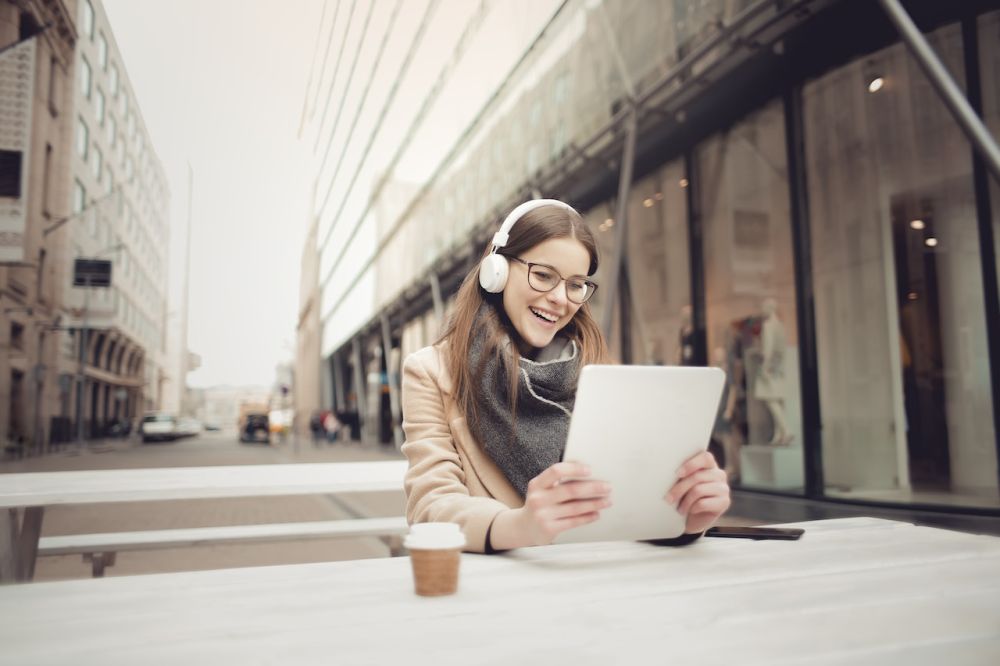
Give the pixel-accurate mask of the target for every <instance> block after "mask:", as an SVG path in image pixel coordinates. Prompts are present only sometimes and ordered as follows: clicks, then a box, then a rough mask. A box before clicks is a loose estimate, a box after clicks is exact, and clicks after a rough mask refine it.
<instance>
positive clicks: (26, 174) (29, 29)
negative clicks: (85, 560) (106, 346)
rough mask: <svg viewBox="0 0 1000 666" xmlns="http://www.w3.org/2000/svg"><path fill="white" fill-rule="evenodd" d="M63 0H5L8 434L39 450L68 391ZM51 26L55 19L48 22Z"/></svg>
mask: <svg viewBox="0 0 1000 666" xmlns="http://www.w3.org/2000/svg"><path fill="white" fill-rule="evenodd" d="M74 23H75V22H74V20H73V17H72V15H71V14H70V13H69V11H68V10H67V8H66V6H65V5H64V4H63V3H61V2H43V1H41V0H39V1H37V2H19V3H12V2H0V161H2V164H0V443H2V444H3V447H5V448H6V447H11V449H10V452H23V451H25V450H38V449H40V448H41V447H42V444H43V443H44V442H46V441H47V435H48V432H49V428H50V418H51V416H53V415H54V414H57V413H58V411H57V410H56V406H57V405H58V404H59V400H60V398H61V396H62V395H63V393H64V391H65V390H66V388H67V387H66V386H65V385H64V384H62V383H60V378H59V369H58V366H57V363H55V362H54V361H55V359H56V358H57V356H58V354H59V352H60V349H61V340H60V334H59V333H58V332H57V331H56V330H54V329H55V328H56V327H58V326H59V324H60V323H61V322H63V321H64V312H63V309H62V307H61V305H62V298H63V294H64V292H65V289H66V279H67V275H66V257H67V256H68V255H67V249H66V248H67V240H66V236H65V231H64V230H58V229H55V230H54V229H53V227H54V225H55V224H56V223H57V222H58V220H59V219H60V218H61V217H63V216H65V215H67V214H68V211H67V207H66V201H67V200H68V197H69V188H68V183H69V173H70V162H71V158H72V154H71V148H72V145H71V137H72V118H73V71H74V57H75V46H76V39H77V33H76V28H75V25H74ZM46 26H47V27H46Z"/></svg>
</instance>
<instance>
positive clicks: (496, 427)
mask: <svg viewBox="0 0 1000 666" xmlns="http://www.w3.org/2000/svg"><path fill="white" fill-rule="evenodd" d="M596 272H597V246H596V243H595V241H594V237H593V234H591V232H590V230H589V229H588V228H587V226H586V225H585V224H584V222H583V219H582V218H581V217H580V215H579V213H577V212H576V211H575V210H573V208H571V207H570V206H569V205H567V204H565V203H563V202H561V201H555V200H552V199H538V200H534V201H528V202H526V203H524V204H521V205H520V206H518V207H517V208H515V209H514V210H513V211H512V212H511V214H510V215H508V216H507V219H506V220H505V221H504V223H503V225H501V227H500V231H498V232H497V234H496V235H495V236H494V238H493V243H492V246H491V248H489V249H487V252H486V254H485V255H484V257H483V260H482V262H481V263H480V265H479V267H477V269H476V270H475V271H473V272H471V273H470V274H469V275H468V276H467V277H466V278H465V281H464V282H463V283H462V286H461V288H460V289H459V292H458V296H457V299H456V303H455V312H454V314H453V315H452V318H451V321H450V323H449V325H448V328H447V329H446V330H445V332H444V333H443V334H442V336H441V338H440V339H439V340H438V341H437V343H435V344H434V345H433V346H431V347H425V348H424V349H421V350H420V351H418V352H415V353H414V354H412V355H410V356H409V357H408V358H407V359H406V362H405V363H404V364H403V430H404V432H405V433H406V443H405V444H403V453H404V454H405V455H406V457H407V458H408V459H409V462H410V466H409V470H408V471H407V474H406V481H405V488H406V501H407V511H406V512H407V519H408V520H409V521H410V523H418V522H426V521H448V522H454V523H458V524H459V525H461V526H462V530H463V532H465V537H466V544H467V545H466V549H467V550H470V551H474V552H492V551H494V550H505V549H509V548H518V547H521V546H533V545H542V544H548V543H551V542H552V540H553V539H554V538H555V537H556V535H558V534H559V533H560V532H563V531H565V530H568V529H571V528H573V527H577V526H579V525H584V524H586V523H590V522H593V521H595V520H597V519H598V518H599V517H600V513H601V510H603V509H605V508H607V507H608V506H610V505H611V488H609V487H608V486H607V484H605V483H602V482H599V481H595V480H591V479H589V478H588V477H589V476H590V472H589V470H588V469H587V468H586V467H585V466H583V465H581V464H578V463H573V462H559V460H560V458H561V456H562V450H563V447H564V446H565V444H566V436H567V433H568V430H569V414H570V412H571V411H572V407H573V399H574V396H575V393H576V384H577V377H578V375H579V371H580V368H581V367H582V366H584V365H587V364H590V363H608V362H609V359H608V351H607V345H606V343H605V341H604V338H603V336H602V335H601V331H600V329H599V328H598V326H597V324H596V322H595V321H594V319H593V317H592V316H591V314H590V309H589V307H588V306H587V301H588V300H589V299H590V297H591V296H592V295H593V294H594V291H595V290H596V289H597V285H596V284H595V283H594V282H593V280H591V279H590V277H589V276H592V275H594V273H596ZM665 499H666V501H667V502H670V503H672V504H676V505H677V506H678V509H679V510H680V511H681V512H682V513H683V514H684V515H685V516H686V517H687V520H686V526H685V532H686V534H688V535H691V536H689V537H688V539H693V538H696V537H697V535H699V534H700V533H701V532H703V531H704V530H705V529H707V528H708V527H709V526H711V525H712V523H714V522H715V520H716V519H717V518H718V517H719V516H720V515H722V513H723V512H724V511H725V510H726V509H727V508H728V507H729V486H728V484H727V483H726V476H725V473H724V472H723V471H722V470H720V469H719V467H718V465H716V463H715V460H714V458H712V456H711V455H710V454H708V453H702V454H699V455H697V456H695V457H693V458H691V459H690V460H688V461H687V462H686V463H685V464H684V466H683V467H682V469H681V471H680V477H679V480H678V481H677V483H676V484H675V485H674V486H673V488H671V489H670V490H669V492H668V493H667V494H666V498H665Z"/></svg>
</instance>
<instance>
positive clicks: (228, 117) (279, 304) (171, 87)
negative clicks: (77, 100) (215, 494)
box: [104, 0, 322, 387]
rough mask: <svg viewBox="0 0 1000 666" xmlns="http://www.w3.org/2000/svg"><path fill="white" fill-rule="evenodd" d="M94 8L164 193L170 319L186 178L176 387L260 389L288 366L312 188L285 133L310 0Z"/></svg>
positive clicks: (303, 54)
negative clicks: (185, 357)
mask: <svg viewBox="0 0 1000 666" xmlns="http://www.w3.org/2000/svg"><path fill="white" fill-rule="evenodd" d="M104 6H105V9H106V11H107V14H108V18H109V21H110V23H111V28H112V30H113V32H114V36H115V40H116V41H117V43H118V48H119V50H120V52H121V55H122V60H123V61H124V64H125V69H126V70H127V72H128V77H129V79H130V81H131V84H132V88H133V90H134V91H135V95H134V97H135V99H136V100H137V102H138V105H139V108H140V110H141V113H142V117H143V119H144V120H145V123H146V127H147V129H148V131H149V135H150V139H151V141H152V144H153V147H154V148H155V150H156V153H157V155H158V156H159V158H160V161H161V162H162V164H163V168H164V170H165V171H166V175H167V179H168V181H169V185H170V191H171V199H170V224H171V249H170V282H171V290H170V291H171V294H170V301H171V304H170V309H171V311H177V310H179V308H180V306H181V300H180V298H179V296H180V292H181V289H180V285H181V284H182V278H183V267H184V262H183V259H184V233H185V228H186V223H187V207H188V185H187V178H188V176H187V169H188V167H187V165H188V162H190V164H191V167H192V168H193V170H194V196H193V199H192V203H193V228H192V234H191V239H192V243H191V300H190V303H191V305H190V321H189V327H188V347H189V348H190V350H191V351H193V352H195V353H197V354H199V355H200V356H201V357H202V367H201V368H200V369H199V370H197V371H195V372H193V373H191V374H190V375H189V376H188V384H189V385H190V386H197V387H202V386H213V385H218V384H270V383H271V382H272V381H273V380H274V368H275V365H276V364H277V363H278V362H279V361H281V360H291V359H292V357H293V355H294V344H295V324H296V320H297V311H298V299H299V264H300V258H301V252H302V246H303V242H304V239H305V233H306V230H307V224H308V206H309V196H310V188H311V185H312V178H313V175H312V174H311V173H310V172H309V166H310V164H309V161H308V158H307V154H308V151H307V149H306V148H305V147H304V145H303V144H302V143H301V142H299V141H297V139H296V134H297V131H298V125H299V119H300V114H301V111H302V103H303V99H304V93H305V89H306V82H307V77H308V74H309V71H308V70H309V64H310V61H311V57H312V50H313V45H314V43H315V39H316V30H317V24H318V23H319V19H320V13H321V10H322V0H294V1H293V2H288V1H285V2H282V1H280V0H211V1H205V0H170V1H169V2H166V1H164V0H104ZM179 320H180V314H179V313H178V314H174V315H172V316H170V324H173V323H174V322H179ZM174 329H175V327H173V326H171V325H168V331H169V330H174Z"/></svg>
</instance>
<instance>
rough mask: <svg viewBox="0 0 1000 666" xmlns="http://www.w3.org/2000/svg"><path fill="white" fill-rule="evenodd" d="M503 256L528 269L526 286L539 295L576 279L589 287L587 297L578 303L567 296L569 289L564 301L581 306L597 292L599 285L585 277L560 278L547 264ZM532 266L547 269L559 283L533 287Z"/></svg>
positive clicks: (553, 268) (560, 275) (559, 274)
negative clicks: (556, 277) (547, 287)
mask: <svg viewBox="0 0 1000 666" xmlns="http://www.w3.org/2000/svg"><path fill="white" fill-rule="evenodd" d="M504 256H506V257H507V258H508V259H513V260H514V261H516V262H518V263H521V264H524V265H525V266H527V267H528V275H527V276H526V277H527V279H528V286H529V287H531V288H532V289H534V290H535V291H537V292H538V293H540V294H547V293H549V292H550V291H552V290H553V289H555V288H556V287H558V286H559V282H568V281H569V280H572V279H574V278H577V279H580V280H582V281H583V282H584V283H586V284H587V286H588V287H589V291H588V292H587V297H586V298H585V299H583V300H582V301H579V302H577V301H574V300H573V299H572V298H570V296H569V289H567V290H566V300H568V301H569V302H571V303H576V304H577V305H583V304H584V303H586V302H587V301H589V300H590V299H591V298H593V297H594V294H595V293H596V292H597V288H598V287H599V286H600V285H599V284H597V283H596V282H594V281H593V280H591V279H589V278H586V277H584V276H582V275H570V276H569V277H568V278H564V277H563V276H562V273H560V272H559V271H557V270H556V269H555V267H553V266H549V265H548V264H536V263H534V262H531V261H525V260H524V259H522V258H521V257H515V256H510V255H504ZM532 266H538V267H539V268H545V269H548V270H550V271H552V272H553V273H555V274H556V275H557V276H559V282H556V283H555V284H554V285H552V286H551V287H550V288H549V289H539V288H538V287H536V286H535V285H533V284H531V268H532Z"/></svg>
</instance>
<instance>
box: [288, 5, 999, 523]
mask: <svg viewBox="0 0 1000 666" xmlns="http://www.w3.org/2000/svg"><path fill="white" fill-rule="evenodd" d="M903 7H904V9H905V10H906V12H907V13H908V15H910V16H911V17H912V18H913V20H915V22H916V24H917V25H918V26H919V28H920V30H922V31H923V32H924V34H925V35H926V37H927V39H928V40H929V42H930V44H931V46H932V48H933V50H934V51H935V53H936V54H937V57H938V58H940V59H941V60H942V61H943V63H944V65H945V67H946V68H947V69H948V71H950V73H951V76H952V77H954V79H955V80H957V82H958V85H959V87H960V88H962V89H963V90H964V91H966V94H967V95H968V99H969V102H970V103H971V105H972V106H973V109H974V111H975V113H977V114H978V115H979V116H980V117H981V118H982V119H983V121H984V122H985V124H986V126H987V127H988V129H989V131H990V132H991V133H992V135H993V137H994V140H995V138H996V136H997V135H998V134H1000V88H998V81H1000V78H998V76H997V73H998V72H1000V7H998V3H997V2H995V1H978V0H976V1H970V2H963V3H939V2H932V1H930V0H909V1H906V2H904V3H903ZM383 42H387V43H389V44H392V45H393V48H391V49H384V48H383ZM944 94H945V93H944V92H942V91H941V90H939V89H938V88H937V87H936V86H935V85H931V83H930V82H929V80H928V79H927V77H926V76H925V74H924V72H923V70H922V69H921V67H920V65H919V64H918V62H917V60H916V58H915V57H914V56H913V55H911V51H910V50H909V49H908V45H907V43H905V42H904V40H903V39H902V38H901V33H900V32H899V31H898V29H897V28H896V27H895V26H894V24H893V22H892V21H890V20H889V19H888V15H887V13H886V12H885V11H884V10H883V9H882V7H881V5H880V4H879V3H852V2H847V1H844V0H792V1H787V0H784V1H779V0H695V1H692V2H683V3H658V2H643V1H641V0H603V1H602V0H597V1H585V0H571V1H570V2H565V3H563V2H555V1H553V2H504V3H499V2H483V3H478V4H473V3H464V2H457V1H456V2H448V1H447V0H445V1H443V2H440V3H438V2H425V3H404V5H403V7H402V9H398V8H396V7H395V5H394V4H393V3H388V2H386V3H379V2H375V3H372V4H371V8H370V9H369V8H368V7H365V8H364V10H361V9H359V10H358V11H357V12H351V11H348V10H347V9H346V8H331V9H330V11H329V12H328V13H327V14H326V15H325V16H324V17H323V20H322V21H321V26H320V39H319V40H318V46H317V53H316V57H315V63H314V65H313V76H312V85H311V86H310V87H309V90H308V91H307V95H306V100H305V108H304V114H303V117H304V118H305V119H306V127H307V130H308V131H307V136H308V137H309V140H310V141H313V142H315V147H316V155H317V163H316V166H315V173H316V192H317V196H316V197H315V199H314V202H313V215H314V217H315V222H316V235H315V237H312V236H311V237H310V238H311V240H310V243H313V242H314V243H315V248H316V252H317V253H318V255H319V266H320V270H319V273H318V278H317V281H316V282H315V283H311V282H310V283H309V284H305V285H304V288H306V289H310V290H311V289H318V290H319V302H320V304H321V306H320V310H319V317H320V325H321V327H322V342H321V344H320V357H319V358H318V359H317V358H315V357H312V358H309V359H300V365H308V364H309V363H321V364H322V368H323V372H324V373H328V374H329V375H330V380H329V382H328V385H329V386H330V387H331V394H330V395H326V394H323V393H321V394H320V399H321V403H322V407H325V408H331V407H336V408H344V409H347V410H348V411H356V412H357V413H358V414H359V415H360V416H361V418H362V428H363V430H365V431H366V432H367V433H368V436H369V437H372V438H377V439H380V440H381V441H383V442H385V443H389V442H392V441H393V437H394V430H395V427H396V426H398V423H399V416H400V415H399V410H398V408H397V405H398V383H397V378H398V373H399V368H400V360H401V359H402V358H405V356H406V355H407V354H408V353H410V352H412V351H414V350H415V349H418V348H419V347H421V346H423V345H426V344H429V343H430V342H432V341H433V339H434V337H435V336H436V333H437V331H439V330H440V326H441V324H442V323H443V322H444V321H445V319H446V317H447V314H448V301H449V298H450V297H451V295H452V294H453V293H454V292H455V290H456V289H457V286H458V284H459V282H460V281H461V279H462V278H463V277H464V276H465V275H466V274H468V272H469V271H470V270H473V269H474V268H475V266H476V263H477V261H478V259H479V257H480V255H481V253H482V252H483V250H484V249H485V248H486V245H487V241H488V239H489V238H490V237H491V235H492V233H493V231H494V230H495V228H496V225H497V224H498V223H499V221H500V220H501V219H502V217H503V216H504V215H505V214H506V213H507V212H508V211H509V210H510V209H512V208H513V207H514V206H515V205H516V204H517V203H519V202H521V201H524V200H526V199H528V198H532V197H537V196H539V195H541V196H545V197H554V198H559V199H563V200H565V201H567V202H569V203H571V204H573V205H574V206H575V207H576V208H577V209H578V210H580V211H581V213H583V214H584V215H585V217H586V219H587V221H588V223H589V224H591V225H592V228H593V231H594V232H595V235H596V237H597V238H598V241H599V245H600V250H601V253H602V257H603V261H602V264H601V269H600V271H599V272H598V274H597V276H596V279H597V281H598V282H599V283H600V284H601V285H602V286H601V289H600V290H598V292H597V294H596V296H595V298H594V299H593V300H592V302H591V303H589V304H588V305H589V306H590V307H591V309H592V311H593V312H594V314H595V316H596V317H597V319H598V321H600V322H602V324H603V326H604V329H605V333H606V335H607V337H608V339H609V342H610V344H611V346H612V349H613V352H614V354H615V356H616V357H617V358H618V359H619V360H620V361H622V362H625V363H637V364H646V363H656V364H664V363H669V364H677V363H683V364H693V365H707V364H714V365H719V366H721V367H723V368H724V369H725V370H726V371H727V374H728V377H729V380H730V386H729V393H728V395H729V396H730V397H731V400H730V401H728V403H727V405H726V407H727V409H726V410H725V412H724V415H725V416H724V419H723V420H724V423H722V424H721V425H720V428H719V429H718V431H717V432H716V434H715V436H714V439H715V442H714V443H713V450H715V451H716V453H717V455H718V457H719V458H721V459H723V460H724V462H725V465H726V467H727V468H728V469H729V470H730V472H731V473H732V483H733V486H734V488H735V489H736V496H737V501H738V502H742V503H743V506H744V507H746V506H749V505H750V504H752V506H753V508H752V509H747V510H744V511H741V512H740V514H741V515H758V516H761V517H763V518H767V517H770V518H773V519H785V518H787V519H793V518H799V517H805V516H808V515H811V516H814V517H815V515H818V514H816V513H809V512H815V511H823V512H828V513H829V512H835V511H846V510H848V509H849V508H850V507H859V506H860V507H863V508H864V510H865V511H868V512H872V511H874V510H876V509H877V510H883V511H886V512H893V511H906V512H909V515H915V514H920V516H921V517H922V518H924V519H927V520H933V519H934V517H935V516H941V515H947V516H949V519H950V520H969V521H975V520H977V519H979V518H980V517H984V516H985V517H990V518H995V517H997V516H1000V491H998V486H1000V472H998V466H997V458H998V447H1000V443H998V442H1000V440H998V431H1000V427H998V424H1000V401H998V397H1000V389H998V388H997V384H998V382H1000V301H998V291H1000V287H998V280H997V252H998V250H1000V240H998V239H1000V214H998V213H997V211H998V210H1000V204H998V203H997V200H998V193H1000V189H998V188H997V182H996V177H995V176H996V174H993V176H991V174H990V172H989V171H988V169H987V167H988V166H989V162H984V160H982V159H981V158H980V157H979V156H978V155H979V153H977V152H976V151H975V150H974V149H973V140H972V139H970V135H969V134H967V133H966V132H965V131H964V130H963V128H962V126H960V124H959V123H958V122H957V121H956V120H955V118H954V117H953V115H952V113H951V112H950V111H949V108H948V106H947V105H946V104H945V103H944V102H943V101H942V98H943V95H944ZM330 100H334V103H330ZM401 181H402V182H414V183H416V185H417V187H416V189H415V190H414V191H413V192H412V195H411V196H408V197H404V200H403V201H391V199H392V198H393V194H392V187H391V184H392V183H393V182H401ZM616 255H617V256H620V257H621V258H622V262H621V266H622V268H621V270H620V271H619V272H615V271H614V270H613V269H612V267H613V266H614V265H615V261H613V258H614V257H616ZM304 282H305V281H304ZM764 329H767V330H768V331H769V333H768V334H767V335H765V334H764V333H763V331H764ZM775 331H780V335H778V334H777V333H775ZM774 339H780V340H782V341H783V342H782V344H780V345H777V344H772V342H773V340H774ZM303 351H307V350H305V349H304V348H303ZM763 367H767V368H769V372H772V371H773V372H778V373H779V374H780V375H781V377H782V382H781V394H780V395H779V396H774V395H771V396H765V395H764V394H763V393H762V392H761V391H759V390H758V389H759V388H760V386H761V384H759V382H760V381H761V380H760V377H761V376H762V375H761V373H762V372H763V371H762V368H763ZM321 384H322V383H321ZM386 393H388V395H389V398H390V399H388V400H385V399H380V400H378V402H379V404H378V405H372V404H371V402H372V400H373V396H381V395H384V394H386ZM303 399H304V398H303ZM376 399H377V398H376ZM386 423H389V424H390V425H391V426H392V427H389V428H386V427H385V424H386ZM788 507H793V508H794V510H792V511H791V513H789V512H788V511H789V509H788ZM783 512H785V513H783ZM897 515H898V514H897Z"/></svg>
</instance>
